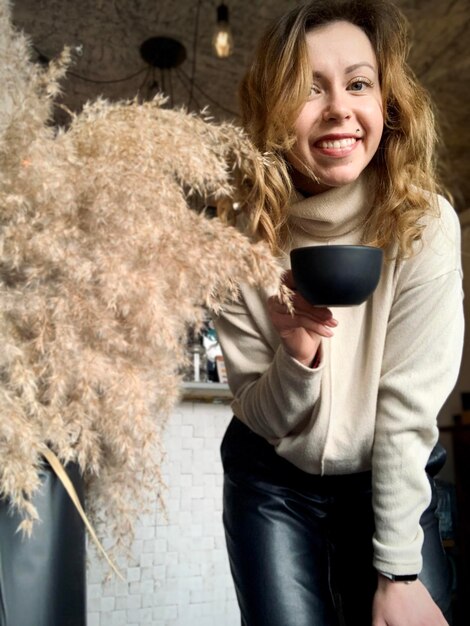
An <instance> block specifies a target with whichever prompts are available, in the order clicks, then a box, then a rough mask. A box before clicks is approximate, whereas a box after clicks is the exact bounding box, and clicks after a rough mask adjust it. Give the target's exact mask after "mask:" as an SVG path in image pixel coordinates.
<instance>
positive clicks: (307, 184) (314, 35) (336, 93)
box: [287, 22, 384, 194]
mask: <svg viewBox="0 0 470 626" xmlns="http://www.w3.org/2000/svg"><path fill="white" fill-rule="evenodd" d="M306 42H307V49H308V56H309V60H310V65H311V68H312V86H311V90H310V94H309V96H308V99H307V101H306V102H305V104H304V105H303V107H302V109H301V111H300V113H299V115H298V117H297V120H296V122H295V125H294V131H295V136H296V143H295V145H294V147H293V148H292V150H291V151H290V152H289V154H288V155H287V158H288V160H289V162H290V163H291V164H292V165H293V166H294V172H293V176H292V178H293V182H294V184H295V185H296V186H297V187H298V188H299V189H301V190H302V191H304V192H307V193H309V194H316V193H320V192H321V191H325V190H326V189H329V188H330V187H339V186H341V185H346V184H348V183H351V182H353V181H354V180H356V179H357V177H358V176H359V175H360V174H361V172H362V171H363V170H364V169H365V167H366V166H367V165H368V164H369V163H370V161H371V159H372V157H373V156H374V154H375V152H376V150H377V148H378V146H379V143H380V139H381V136H382V131H383V125H384V118H383V107H382V96H381V92H380V84H379V76H378V66H377V59H376V56H375V52H374V49H373V48H372V44H371V42H370V40H369V39H368V37H367V35H366V34H365V33H364V31H362V30H361V29H360V28H359V27H358V26H355V25H354V24H351V23H350V22H332V23H330V24H327V25H325V26H319V27H317V28H315V29H314V30H311V31H310V32H308V33H307V35H306ZM309 171H310V172H313V174H315V176H316V178H317V179H318V180H315V179H312V176H311V175H310V174H309Z"/></svg>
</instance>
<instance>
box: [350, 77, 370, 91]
mask: <svg viewBox="0 0 470 626" xmlns="http://www.w3.org/2000/svg"><path fill="white" fill-rule="evenodd" d="M373 86H374V85H373V83H372V81H370V80H368V79H367V78H356V79H355V80H353V81H352V82H351V83H350V84H349V89H350V90H351V91H365V90H366V89H367V87H373Z"/></svg>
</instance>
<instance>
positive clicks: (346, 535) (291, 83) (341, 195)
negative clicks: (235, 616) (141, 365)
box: [217, 0, 463, 626]
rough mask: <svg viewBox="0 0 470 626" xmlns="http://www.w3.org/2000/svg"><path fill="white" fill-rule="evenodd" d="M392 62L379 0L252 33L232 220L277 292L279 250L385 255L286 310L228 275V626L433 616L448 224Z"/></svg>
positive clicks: (322, 6) (427, 123)
mask: <svg viewBox="0 0 470 626" xmlns="http://www.w3.org/2000/svg"><path fill="white" fill-rule="evenodd" d="M406 54H407V44H406V23H405V21H404V18H403V16H402V15H401V13H400V12H399V11H398V10H397V9H396V8H395V7H394V6H393V5H391V4H390V3H389V2H387V1H381V0H353V1H351V0H315V1H314V2H311V3H310V4H308V5H305V6H301V7H298V8H296V9H295V10H293V11H292V12H290V13H289V14H287V15H285V16H284V17H282V18H281V19H279V20H278V21H277V22H275V23H274V24H273V25H272V27H271V28H270V29H269V30H268V31H267V33H266V35H265V36H264V38H263V39H262V40H261V42H260V45H259V47H258V50H257V53H256V56H255V59H254V62H253V64H252V65H251V67H250V68H249V70H248V72H247V74H246V77H245V79H244V81H243V83H242V86H241V106H242V112H243V121H244V125H245V128H246V130H247V132H248V134H249V135H250V137H251V138H252V140H253V141H254V143H255V144H256V145H257V147H258V148H259V149H260V150H261V151H263V152H266V153H268V154H269V158H270V163H269V165H268V166H267V167H266V171H265V174H264V175H265V178H264V180H253V181H250V184H251V186H252V190H251V199H250V203H249V205H247V206H246V207H245V210H244V212H243V213H244V222H245V226H244V228H246V232H248V233H250V234H251V235H252V236H253V237H254V238H257V239H262V240H265V241H266V242H268V244H269V245H270V246H271V248H272V250H273V253H274V254H276V255H278V256H279V258H280V260H281V262H282V263H283V264H284V265H285V268H286V274H285V281H286V284H287V285H288V286H291V287H292V288H294V289H295V285H294V284H293V281H292V275H291V273H290V271H289V251H290V250H291V249H292V248H295V247H301V246H307V245H317V244H327V243H332V244H333V243H334V244H365V243H367V244H369V245H375V246H380V247H381V248H383V249H384V253H385V263H384V266H383V270H382V275H381V279H380V282H379V285H378V287H377V289H376V291H375V292H374V294H373V295H372V297H371V298H370V299H369V300H368V301H367V302H366V303H364V304H362V305H360V306H357V307H349V308H337V309H335V310H334V311H331V310H329V309H328V308H315V307H312V306H310V305H309V304H308V303H307V302H305V301H304V300H303V299H302V298H301V296H300V295H298V294H295V295H294V299H293V304H294V308H295V312H294V314H291V313H289V311H288V310H287V308H286V307H285V306H284V304H283V303H282V302H281V301H280V300H278V299H277V297H276V296H275V295H273V294H269V293H263V292H259V291H256V290H255V289H252V288H249V287H246V286H242V288H241V296H240V300H239V301H238V302H234V303H232V304H230V305H229V306H227V307H226V309H225V311H224V313H223V315H221V316H220V317H219V318H218V320H217V330H218V334H219V337H220V341H221V345H222V348H223V352H224V356H225V362H226V366H227V372H228V378H229V383H230V387H231V389H232V391H233V394H234V401H233V410H234V414H235V417H234V419H233V420H232V422H231V424H230V426H229V428H228V430H227V433H226V435H225V437H224V441H223V444H222V459H223V464H224V472H225V483H224V525H225V530H226V539H227V546H228V552H229V558H230V564H231V569H232V574H233V577H234V581H235V587H236V591H237V596H238V600H239V604H240V609H241V615H242V623H243V625H244V626H333V625H339V624H347V625H351V626H352V625H354V626H355V625H356V624H359V625H360V626H367V624H369V625H370V624H373V625H374V626H418V625H420V626H442V625H443V624H446V623H447V622H448V621H450V619H451V617H450V615H451V608H450V584H451V581H450V578H449V575H448V566H447V562H446V557H445V554H444V552H443V549H442V546H441V543H440V539H439V529H438V521H437V517H436V492H435V487H434V483H433V478H432V476H433V475H435V473H436V472H437V471H438V470H439V469H440V467H441V466H442V462H443V461H442V459H441V458H440V456H442V455H440V454H439V452H440V450H439V447H438V446H436V443H437V439H438V429H437V425H436V417H437V414H438V412H439V410H440V408H441V406H442V404H443V402H444V401H445V399H446V397H447V395H448V394H449V392H450V391H451V389H452V387H453V385H454V383H455V380H456V377H457V373H458V368H459V360H460V355H461V348H462V336H463V313H462V287H461V267H460V251H459V245H460V235H459V227H458V220H457V217H456V215H455V213H454V211H453V209H452V207H451V206H450V205H449V204H448V203H447V201H446V200H444V198H443V197H441V196H438V195H437V193H436V192H437V183H436V176H435V171H434V153H433V149H434V142H435V131H434V125H433V116H432V112H431V108H430V104H429V101H428V98H427V96H426V93H425V92H424V91H423V89H422V88H421V87H420V86H419V85H418V84H417V82H416V80H415V78H414V76H413V74H412V72H411V71H410V69H409V67H408V66H407V64H406ZM444 456H445V454H444ZM446 620H447V621H446Z"/></svg>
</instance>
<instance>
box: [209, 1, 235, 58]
mask: <svg viewBox="0 0 470 626" xmlns="http://www.w3.org/2000/svg"><path fill="white" fill-rule="evenodd" d="M212 45H213V47H214V51H215V53H216V55H217V56H218V57H219V58H221V59H223V58H225V57H228V56H230V55H231V54H232V52H233V36H232V31H231V29H230V24H229V21H228V6H227V5H226V4H224V3H223V2H222V4H219V6H218V7H217V24H216V26H215V30H214V36H213V38H212Z"/></svg>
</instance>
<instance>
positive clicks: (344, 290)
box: [290, 245, 383, 306]
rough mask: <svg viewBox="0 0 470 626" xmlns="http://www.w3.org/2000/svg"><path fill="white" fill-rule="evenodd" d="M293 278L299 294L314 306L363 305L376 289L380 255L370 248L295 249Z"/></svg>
mask: <svg viewBox="0 0 470 626" xmlns="http://www.w3.org/2000/svg"><path fill="white" fill-rule="evenodd" d="M290 259H291V268H292V276H293V279H294V283H295V287H296V289H298V291H299V292H300V294H301V295H302V296H303V297H304V298H305V300H307V301H308V302H310V304H314V305H316V306H353V305H357V304H362V302H365V301H366V300H367V298H368V297H369V296H370V295H371V294H372V293H373V291H374V289H375V288H376V287H377V284H378V282H379V278H380V272H381V270H382V260H383V252H382V250H381V249H380V248H374V247H372V246H349V245H330V246H328V245H326V246H307V247H305V248H294V249H293V250H292V251H291V253H290Z"/></svg>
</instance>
